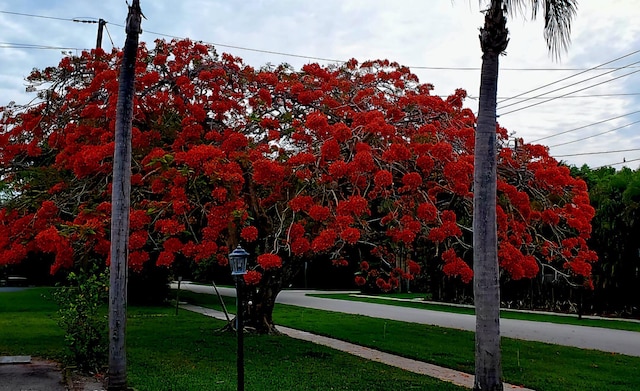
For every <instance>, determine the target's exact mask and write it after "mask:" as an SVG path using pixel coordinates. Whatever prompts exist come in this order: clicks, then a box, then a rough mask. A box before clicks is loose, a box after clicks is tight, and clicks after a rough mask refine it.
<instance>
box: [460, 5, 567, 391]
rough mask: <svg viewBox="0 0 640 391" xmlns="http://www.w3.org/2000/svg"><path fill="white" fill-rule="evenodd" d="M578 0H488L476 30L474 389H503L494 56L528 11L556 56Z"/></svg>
mask: <svg viewBox="0 0 640 391" xmlns="http://www.w3.org/2000/svg"><path fill="white" fill-rule="evenodd" d="M576 6H577V0H530V1H525V0H512V1H509V0H491V1H490V3H489V8H488V9H487V10H486V12H485V20H484V27H482V28H481V29H480V46H481V48H482V69H481V73H480V98H479V107H478V125H477V129H476V139H475V156H474V159H475V166H474V167H475V168H474V197H473V205H474V208H473V243H474V246H473V267H474V300H475V306H476V361H475V367H476V370H475V375H476V376H475V384H474V390H483V391H493V390H502V389H503V387H502V379H501V376H502V374H501V372H502V369H501V358H500V282H499V272H498V252H497V226H496V180H497V176H496V104H497V103H496V100H497V92H498V58H499V56H500V55H501V54H502V53H503V52H504V51H505V49H506V48H507V44H508V43H509V31H508V30H507V19H506V15H511V14H513V13H516V12H517V11H521V10H524V9H527V7H529V8H530V9H531V15H532V18H535V17H536V16H537V13H538V10H539V9H542V11H543V14H544V21H545V25H544V37H545V39H546V41H547V46H548V48H549V50H550V51H551V52H552V53H553V54H554V56H555V57H558V55H559V54H560V53H561V51H563V50H566V48H567V46H568V44H569V42H570V35H569V33H570V30H571V20H572V19H573V17H574V16H575V14H576Z"/></svg>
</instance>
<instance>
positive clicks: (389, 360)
mask: <svg viewBox="0 0 640 391" xmlns="http://www.w3.org/2000/svg"><path fill="white" fill-rule="evenodd" d="M180 307H181V308H183V309H185V310H188V311H193V312H197V313H200V314H203V315H206V316H210V317H212V318H216V319H220V320H227V318H226V316H225V314H224V312H221V311H216V310H212V309H210V308H205V307H200V306H195V305H190V304H184V305H181V306H180ZM277 327H278V330H279V331H280V332H282V333H283V334H286V335H288V336H289V337H291V338H296V339H300V340H304V341H309V342H313V343H315V344H318V345H323V346H328V347H330V348H332V349H336V350H340V351H343V352H346V353H349V354H353V355H354V356H358V357H361V358H364V359H367V360H372V361H376V362H379V363H382V364H386V365H390V366H393V367H397V368H401V369H404V370H406V371H410V372H414V373H418V374H421V375H426V376H430V377H434V378H436V379H440V380H442V381H446V382H449V383H453V384H455V385H458V386H461V387H466V388H470V389H472V388H473V375H470V374H468V373H464V372H460V371H455V370H453V369H449V368H443V367H439V366H436V365H433V364H428V363H425V362H422V361H417V360H412V359H408V358H405V357H401V356H396V355H394V354H390V353H385V352H381V351H379V350H375V349H371V348H367V347H364V346H359V345H354V344H352V343H349V342H345V341H341V340H338V339H333V338H328V337H324V336H321V335H316V334H311V333H308V332H306V331H301V330H296V329H292V328H289V327H284V326H277ZM504 389H505V390H522V391H533V390H531V389H529V388H524V387H520V386H515V385H512V384H508V383H504Z"/></svg>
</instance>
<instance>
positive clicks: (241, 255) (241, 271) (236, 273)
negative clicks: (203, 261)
mask: <svg viewBox="0 0 640 391" xmlns="http://www.w3.org/2000/svg"><path fill="white" fill-rule="evenodd" d="M248 258H249V253H248V252H246V251H245V250H244V249H243V248H242V247H240V246H238V247H237V248H236V249H235V250H233V251H232V252H231V254H229V263H230V264H231V275H232V276H233V277H234V278H235V280H236V332H237V333H238V334H237V335H238V352H237V356H238V360H237V367H238V368H237V372H238V391H244V333H243V328H244V326H243V323H242V315H243V312H244V311H243V305H242V293H243V292H242V291H243V289H242V288H243V286H244V275H245V274H247V259H248Z"/></svg>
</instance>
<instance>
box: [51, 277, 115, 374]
mask: <svg viewBox="0 0 640 391" xmlns="http://www.w3.org/2000/svg"><path fill="white" fill-rule="evenodd" d="M67 282H68V285H66V286H62V287H60V288H59V289H57V290H56V291H55V292H54V293H53V299H54V300H55V301H56V302H57V303H58V313H57V314H58V325H59V326H60V327H62V329H63V330H64V331H65V336H64V339H65V343H66V346H67V348H68V350H69V354H68V355H67V357H66V361H67V364H70V365H74V366H76V367H78V368H79V369H80V370H82V371H84V372H97V371H99V370H100V369H101V368H102V367H103V366H104V365H106V363H107V357H108V355H107V354H108V349H109V342H108V339H107V334H108V322H107V316H106V314H105V311H104V304H105V303H106V302H107V299H108V296H109V290H108V289H109V273H108V270H100V269H99V268H98V267H96V266H94V267H91V268H90V269H89V270H88V271H81V272H78V273H75V272H70V273H69V275H68V277H67Z"/></svg>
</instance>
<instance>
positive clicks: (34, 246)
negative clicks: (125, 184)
mask: <svg viewBox="0 0 640 391" xmlns="http://www.w3.org/2000/svg"><path fill="white" fill-rule="evenodd" d="M120 56H121V53H119V52H113V53H104V52H102V51H99V52H93V53H83V54H82V55H81V56H80V57H73V58H72V57H68V58H64V59H63V60H62V61H61V63H60V65H59V66H58V67H52V68H47V69H45V70H41V71H34V72H33V73H32V74H31V75H30V76H29V78H28V80H29V82H30V83H32V84H33V85H34V86H37V88H39V90H40V91H39V97H40V100H39V103H36V104H33V105H31V106H22V107H5V108H3V110H4V114H3V117H2V125H3V130H2V132H1V133H0V163H1V166H2V174H1V175H2V178H3V181H4V183H5V184H6V188H5V190H4V193H3V194H4V196H5V200H4V201H3V205H2V209H1V210H0V253H1V254H0V262H2V263H16V262H20V261H21V260H23V259H24V258H25V257H27V255H28V254H29V253H37V252H40V253H50V254H53V255H54V256H55V261H54V262H53V264H52V266H51V270H52V272H55V271H56V270H58V269H60V268H68V267H71V266H73V264H74V262H78V261H79V260H81V259H85V258H87V257H89V258H94V259H95V258H98V259H105V260H106V259H108V256H109V254H108V252H109V242H108V238H109V236H108V230H109V226H110V225H109V218H110V216H109V213H110V210H111V205H110V203H109V201H108V200H109V199H110V196H109V194H110V189H111V188H110V179H111V178H110V176H111V172H112V166H111V164H112V156H113V130H114V118H115V107H116V102H115V100H116V97H117V80H116V69H118V68H117V65H118V63H119V61H120ZM137 64H138V65H137V69H136V71H137V76H136V82H137V85H136V93H137V95H136V99H135V102H134V106H135V107H134V120H133V140H132V143H133V164H132V199H131V207H132V210H131V223H130V228H131V234H130V240H129V248H130V257H129V267H130V268H131V269H132V270H133V271H134V272H135V271H139V270H142V267H143V265H145V263H148V262H150V263H155V264H156V265H160V266H169V265H171V264H172V263H173V262H174V261H175V260H176V259H180V258H186V259H193V260H195V261H196V262H201V261H204V260H211V259H214V260H217V262H219V263H221V264H226V263H227V254H228V253H229V252H230V250H231V249H233V248H234V247H235V246H236V245H237V244H242V245H243V246H244V247H245V248H246V249H247V250H248V251H249V252H250V253H251V254H254V255H255V256H254V257H253V259H252V264H251V270H250V271H249V273H248V274H247V275H246V277H245V281H246V283H247V285H248V286H249V291H250V293H249V295H250V298H251V302H252V304H251V306H250V307H249V309H248V310H247V311H248V313H247V319H248V323H249V325H251V326H253V327H255V328H256V329H257V330H258V331H260V332H270V331H272V330H273V321H272V318H271V312H272V309H273V305H274V302H275V298H276V296H277V294H278V292H279V291H280V290H281V289H282V287H283V286H286V284H287V283H288V282H289V281H290V280H291V278H292V277H293V276H295V275H296V273H298V272H299V271H300V269H301V267H302V265H303V261H305V260H307V261H310V260H311V261H313V260H321V259H325V260H327V259H328V260H331V261H332V262H333V263H334V264H335V265H336V266H340V265H345V264H348V263H349V262H358V263H359V265H360V271H359V272H358V273H357V275H356V279H355V282H356V283H357V284H359V285H364V284H371V285H372V286H375V287H377V288H378V289H381V290H384V291H387V290H391V289H394V288H396V287H398V286H399V285H400V283H401V281H402V280H403V279H410V278H412V276H413V275H415V274H418V273H420V264H421V262H423V261H424V260H425V259H429V260H434V259H435V260H437V261H438V262H441V263H442V270H443V272H444V273H445V274H447V275H448V276H451V277H452V278H458V277H459V278H461V279H462V280H463V281H465V282H468V281H470V280H471V278H472V275H473V272H472V265H470V264H469V262H470V254H469V249H470V248H471V243H470V235H469V234H468V233H469V232H470V227H471V217H470V216H471V205H472V203H471V194H472V193H471V191H472V188H471V185H472V173H473V142H474V141H473V139H474V137H473V136H474V124H475V117H474V115H473V114H472V112H471V111H470V110H469V109H466V108H463V99H464V98H465V92H464V91H462V90H458V91H456V92H455V93H454V94H453V95H451V96H450V97H449V98H447V99H441V98H439V97H437V96H433V95H431V94H430V91H431V90H432V86H431V85H429V84H420V83H419V82H418V80H417V78H416V77H415V75H413V74H411V73H410V72H409V70H408V69H407V68H406V67H402V66H399V65H398V64H395V63H389V62H388V61H373V62H365V63H362V64H358V63H357V62H356V61H355V60H352V61H349V62H347V63H346V64H344V65H341V66H329V67H322V66H319V65H317V64H309V65H306V66H304V67H303V68H302V70H301V71H294V70H292V69H291V68H290V67H288V66H284V65H283V66H279V67H267V68H264V69H260V70H257V69H253V68H251V67H249V66H247V65H245V64H243V63H242V61H241V60H240V59H239V58H236V57H232V56H230V55H228V54H224V55H222V56H221V57H218V56H217V54H216V53H215V51H214V49H213V48H212V47H209V46H205V45H202V44H199V43H194V42H190V41H188V40H184V41H171V42H165V41H157V42H156V45H155V47H154V48H153V49H149V48H147V47H146V46H144V45H142V47H141V49H140V50H139V59H138V63H137ZM500 137H501V140H502V141H503V142H505V141H506V140H507V134H506V131H504V130H503V129H501V131H500ZM500 159H501V162H500V185H499V191H500V198H499V207H498V214H499V222H498V224H499V232H500V240H501V244H500V259H501V265H502V267H503V269H504V270H505V272H506V273H507V275H508V276H510V277H509V278H513V279H520V278H530V277H533V276H535V275H536V274H537V273H538V270H539V269H540V267H541V266H543V267H553V268H555V269H557V270H558V271H560V272H562V273H563V274H565V275H566V276H567V278H568V279H572V280H575V279H576V278H578V280H576V281H579V282H583V281H586V283H587V284H588V283H589V275H590V263H591V262H593V261H595V258H596V257H595V254H594V253H593V252H592V251H590V250H589V249H588V248H587V247H586V245H585V239H586V238H588V236H589V233H590V219H591V217H592V216H593V209H592V208H591V207H590V206H589V200H588V196H587V192H586V187H585V185H584V183H583V182H582V181H580V180H575V179H572V178H571V176H570V175H569V171H568V169H566V168H563V167H561V166H559V165H558V164H557V162H555V161H554V160H553V159H551V158H550V157H549V156H548V153H547V150H546V149H545V148H543V147H540V146H530V145H523V146H521V147H519V148H518V149H517V150H512V149H509V148H506V147H503V148H502V149H501V153H500Z"/></svg>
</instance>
